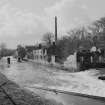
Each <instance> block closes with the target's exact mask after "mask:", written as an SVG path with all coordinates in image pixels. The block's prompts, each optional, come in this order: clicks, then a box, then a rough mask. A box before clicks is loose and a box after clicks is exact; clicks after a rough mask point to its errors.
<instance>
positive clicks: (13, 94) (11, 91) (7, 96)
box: [0, 73, 57, 105]
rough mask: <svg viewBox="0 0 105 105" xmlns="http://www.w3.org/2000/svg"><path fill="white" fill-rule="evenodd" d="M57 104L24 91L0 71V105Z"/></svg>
mask: <svg viewBox="0 0 105 105" xmlns="http://www.w3.org/2000/svg"><path fill="white" fill-rule="evenodd" d="M1 104H2V105H57V104H54V103H51V102H50V100H46V99H44V98H43V97H40V96H39V95H37V94H34V93H32V92H30V91H28V90H27V91H26V90H24V89H22V88H21V87H19V86H18V85H17V84H15V83H13V82H12V81H10V80H8V79H7V78H6V77H5V76H4V75H3V74H1V73H0V105H1Z"/></svg>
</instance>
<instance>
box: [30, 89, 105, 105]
mask: <svg viewBox="0 0 105 105" xmlns="http://www.w3.org/2000/svg"><path fill="white" fill-rule="evenodd" d="M30 90H31V91H34V92H35V93H37V94H39V95H40V96H42V97H44V98H46V99H49V100H51V101H53V102H56V103H57V105H105V102H103V101H100V100H97V99H92V98H88V97H82V96H76V95H72V94H71V95H70V94H69V95H68V94H63V93H57V94H56V93H54V92H49V91H45V90H40V89H35V88H34V89H32V88H31V89H30Z"/></svg>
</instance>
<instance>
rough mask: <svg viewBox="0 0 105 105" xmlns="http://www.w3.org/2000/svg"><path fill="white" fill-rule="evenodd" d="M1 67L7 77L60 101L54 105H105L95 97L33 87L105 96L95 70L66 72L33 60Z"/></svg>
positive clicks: (44, 95)
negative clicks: (39, 88)
mask: <svg viewBox="0 0 105 105" xmlns="http://www.w3.org/2000/svg"><path fill="white" fill-rule="evenodd" d="M0 69H1V70H0V71H1V72H2V73H4V75H6V77H7V78H8V79H10V80H12V81H14V82H16V83H17V84H19V85H20V86H22V87H24V88H27V89H29V90H31V91H33V92H34V93H38V94H39V95H41V96H43V97H45V98H46V99H51V100H53V101H55V102H56V103H59V104H57V105H105V103H102V102H100V101H98V100H95V99H90V98H86V97H80V96H74V95H67V94H62V93H59V94H55V93H54V92H48V91H44V90H38V89H35V85H39V86H41V87H44V88H47V87H48V88H52V89H58V90H65V91H74V92H80V93H84V94H91V95H99V96H105V83H104V82H103V81H99V80H97V78H96V77H95V76H94V75H95V74H97V75H98V73H96V71H95V70H94V71H92V70H91V71H85V72H80V73H68V72H64V71H59V70H56V69H52V68H47V67H44V66H40V65H36V64H34V63H32V62H28V63H27V62H26V63H25V62H24V63H12V64H11V67H10V68H6V66H0Z"/></svg>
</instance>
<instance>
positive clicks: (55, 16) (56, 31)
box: [55, 16, 57, 44]
mask: <svg viewBox="0 0 105 105" xmlns="http://www.w3.org/2000/svg"><path fill="white" fill-rule="evenodd" d="M55 44H57V16H55Z"/></svg>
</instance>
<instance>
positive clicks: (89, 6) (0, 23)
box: [0, 0, 105, 48]
mask: <svg viewBox="0 0 105 105" xmlns="http://www.w3.org/2000/svg"><path fill="white" fill-rule="evenodd" d="M55 15H56V16H58V32H59V33H60V34H59V36H61V33H62V34H64V33H65V32H67V31H68V30H70V29H71V28H72V27H75V26H78V25H80V24H87V23H90V22H92V21H94V20H96V19H99V18H100V17H103V16H105V0H0V43H2V42H6V43H7V46H8V47H10V48H15V47H16V45H17V44H23V45H34V44H35V43H37V42H39V41H40V40H41V39H42V35H43V34H44V33H46V32H47V31H51V32H54V16H55Z"/></svg>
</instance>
